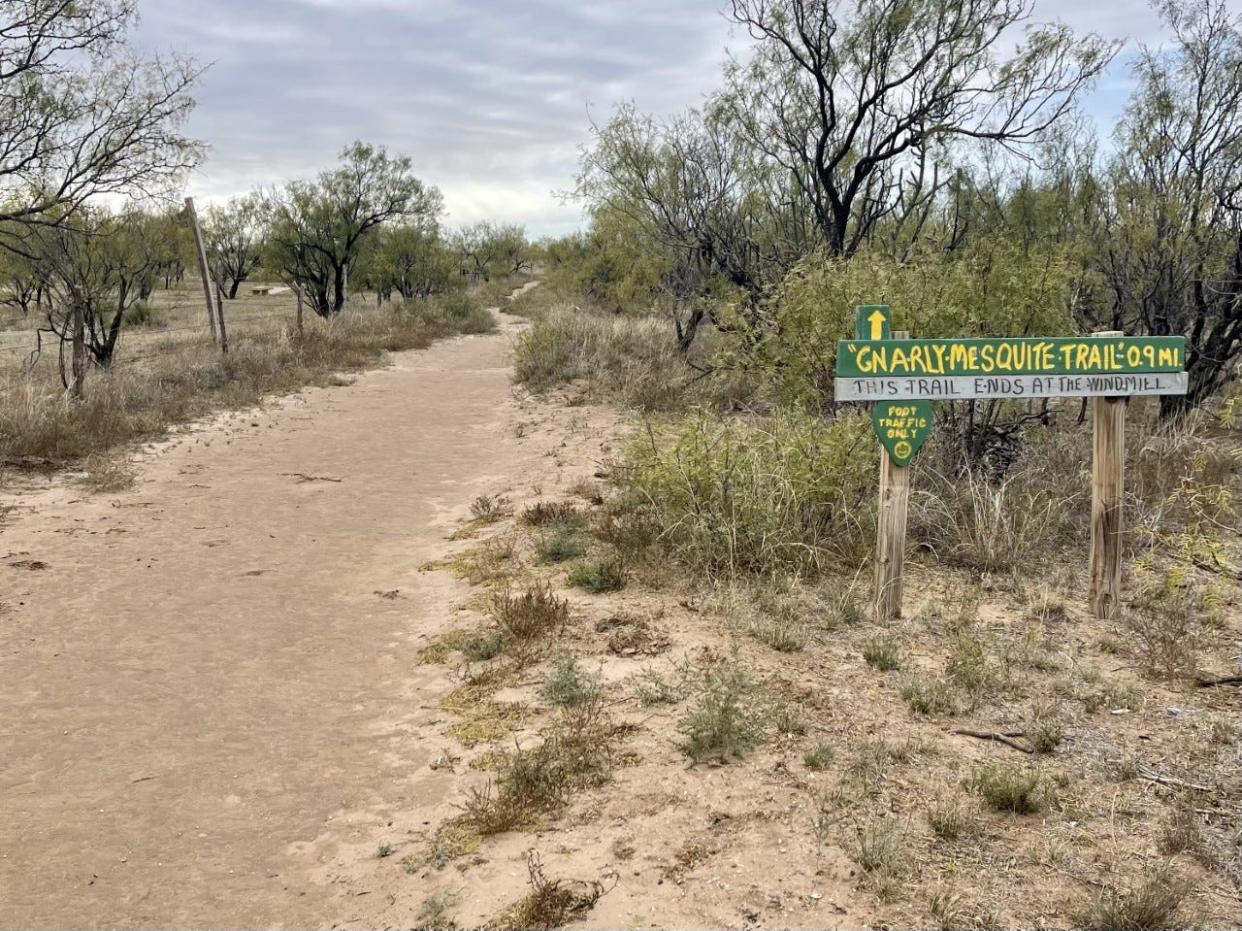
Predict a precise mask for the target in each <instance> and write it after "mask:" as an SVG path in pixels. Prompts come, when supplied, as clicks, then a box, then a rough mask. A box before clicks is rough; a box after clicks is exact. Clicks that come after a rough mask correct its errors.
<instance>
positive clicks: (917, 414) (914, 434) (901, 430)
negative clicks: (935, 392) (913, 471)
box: [871, 401, 932, 466]
mask: <svg viewBox="0 0 1242 931" xmlns="http://www.w3.org/2000/svg"><path fill="white" fill-rule="evenodd" d="M871 425H872V428H873V429H874V430H875V435H876V436H878V437H879V438H880V442H881V443H883V444H884V448H885V449H887V450H888V455H889V457H890V458H891V459H892V460H893V462H894V463H895V464H896V465H899V466H906V465H909V464H910V460H911V459H913V458H914V457H915V456H916V455H917V454H918V451H919V449H920V448H921V447H922V445H923V443H924V442H925V441H926V440H927V437H928V436H930V435H931V429H932V406H931V402H930V401H881V402H879V403H878V404H876V406H875V410H874V411H873V412H872V414H871Z"/></svg>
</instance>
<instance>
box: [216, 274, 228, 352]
mask: <svg viewBox="0 0 1242 931" xmlns="http://www.w3.org/2000/svg"><path fill="white" fill-rule="evenodd" d="M216 316H217V317H219V318H220V352H221V354H222V355H226V356H227V355H228V354H229V331H228V330H227V329H226V328H225V326H224V290H223V289H222V288H221V287H220V282H218V281H217V282H216Z"/></svg>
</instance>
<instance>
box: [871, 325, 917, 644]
mask: <svg viewBox="0 0 1242 931" xmlns="http://www.w3.org/2000/svg"><path fill="white" fill-rule="evenodd" d="M893 338H894V339H909V338H910V334H909V333H905V332H903V331H901V330H898V331H897V332H896V333H894V334H893ZM887 404H888V402H881V403H880V404H878V405H876V408H877V411H876V415H875V416H877V417H878V416H879V415H880V414H881V412H880V410H879V408H881V407H885V406H887ZM909 510H910V466H909V463H908V462H907V463H905V464H903V465H898V464H897V463H896V462H894V461H893V457H892V455H891V454H890V453H889V451H888V446H887V445H886V444H884V443H883V442H881V443H880V509H879V514H878V516H877V519H878V524H877V527H876V539H875V614H876V620H878V621H879V622H880V623H884V622H885V621H892V620H896V619H897V618H899V617H901V598H902V591H903V586H902V579H903V576H904V573H905V570H906V523H907V518H908V514H909Z"/></svg>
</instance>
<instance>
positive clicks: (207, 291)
mask: <svg viewBox="0 0 1242 931" xmlns="http://www.w3.org/2000/svg"><path fill="white" fill-rule="evenodd" d="M185 212H186V215H187V216H188V217H189V218H190V230H191V231H192V232H193V233H194V246H195V250H196V252H197V254H198V273H199V276H200V277H201V278H202V279H203V297H204V298H206V300H207V322H208V323H209V324H210V325H211V340H212V342H214V343H216V344H217V345H219V343H220V335H219V333H218V332H217V331H216V307H215V303H216V302H215V301H213V300H212V298H211V273H210V272H209V271H208V269H207V248H206V247H205V246H204V245H203V231H202V230H201V229H199V226H198V213H197V212H196V211H195V209H194V198H193V197H187V198H186V199H185Z"/></svg>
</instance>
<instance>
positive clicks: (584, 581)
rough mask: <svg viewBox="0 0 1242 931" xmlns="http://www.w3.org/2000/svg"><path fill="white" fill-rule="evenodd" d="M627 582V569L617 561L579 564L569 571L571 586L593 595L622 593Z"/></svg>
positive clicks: (592, 561) (606, 560) (594, 561)
mask: <svg viewBox="0 0 1242 931" xmlns="http://www.w3.org/2000/svg"><path fill="white" fill-rule="evenodd" d="M625 582H626V574H625V568H624V567H623V566H622V565H621V563H620V562H618V561H617V560H616V559H595V560H591V561H589V562H583V563H579V564H578V565H576V566H574V567H573V569H571V570H570V571H569V584H570V585H572V586H574V587H575V588H580V589H582V590H583V591H584V592H590V593H591V594H592V595H602V594H606V593H608V592H617V591H620V590H621V589H623V588H625Z"/></svg>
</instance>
